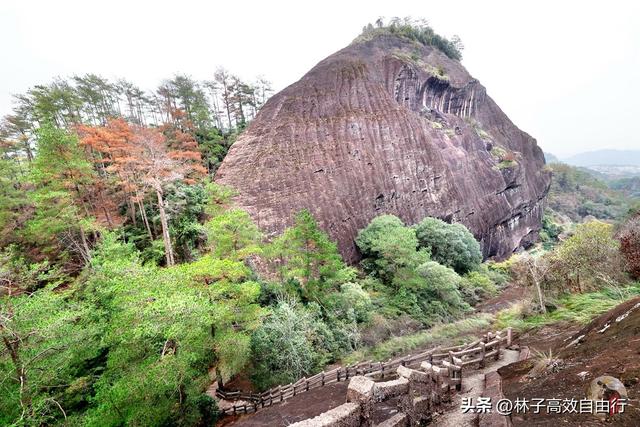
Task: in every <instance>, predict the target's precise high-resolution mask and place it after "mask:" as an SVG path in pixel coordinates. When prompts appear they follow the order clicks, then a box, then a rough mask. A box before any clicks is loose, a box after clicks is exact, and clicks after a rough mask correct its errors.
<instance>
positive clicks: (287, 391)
mask: <svg viewBox="0 0 640 427" xmlns="http://www.w3.org/2000/svg"><path fill="white" fill-rule="evenodd" d="M511 341H512V333H511V328H508V329H507V330H505V331H498V332H496V333H491V332H490V333H488V334H486V335H484V336H483V337H482V338H481V339H479V340H477V341H474V342H471V343H465V344H461V345H457V346H452V347H445V348H441V347H436V348H433V349H430V350H427V351H424V352H421V353H418V354H416V355H409V356H404V357H399V358H396V359H391V360H389V361H387V362H372V361H370V360H369V361H366V362H360V363H358V364H355V365H350V366H345V367H338V368H335V369H332V370H330V371H323V372H320V373H318V374H316V375H313V376H312V377H309V378H306V377H304V378H301V379H300V380H298V381H296V382H295V383H290V384H287V385H282V386H278V387H274V388H272V389H270V390H267V391H265V392H263V393H245V392H240V391H226V390H220V389H218V390H216V395H217V396H218V397H219V398H221V399H225V400H230V401H239V402H238V403H235V404H233V405H232V406H229V407H227V408H225V409H224V410H223V411H222V413H223V414H224V415H237V414H248V413H250V412H256V411H258V410H259V409H261V408H266V407H268V406H271V405H275V404H278V403H281V402H284V401H286V400H287V399H290V398H292V397H294V396H296V395H298V394H301V393H306V392H308V391H310V390H313V389H316V388H319V387H324V386H326V385H329V384H333V383H337V382H341V381H348V380H349V379H350V378H353V377H354V376H358V375H362V376H366V377H379V378H380V379H385V378H388V377H396V376H397V373H396V371H397V368H398V367H399V366H405V367H408V368H422V369H424V368H428V369H432V370H433V371H434V372H435V373H441V374H442V375H443V376H446V377H448V384H450V385H451V386H453V387H455V388H456V389H457V390H460V387H461V384H462V369H463V368H464V367H465V366H469V365H471V364H474V363H478V364H479V366H480V367H482V366H484V363H485V361H486V360H487V359H489V358H492V357H493V358H495V359H497V358H498V357H499V356H500V345H501V344H502V343H506V346H507V347H508V346H510V345H511ZM423 364H424V365H423Z"/></svg>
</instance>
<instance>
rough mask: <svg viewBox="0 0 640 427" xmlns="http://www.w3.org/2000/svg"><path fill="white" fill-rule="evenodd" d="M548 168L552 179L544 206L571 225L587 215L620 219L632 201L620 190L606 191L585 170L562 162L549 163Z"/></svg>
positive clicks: (609, 189)
mask: <svg viewBox="0 0 640 427" xmlns="http://www.w3.org/2000/svg"><path fill="white" fill-rule="evenodd" d="M549 167H550V168H551V170H552V173H553V179H552V181H551V188H550V190H549V196H548V207H549V209H551V210H552V211H554V212H556V213H559V214H562V215H566V216H568V217H569V218H570V219H571V220H572V221H574V222H582V220H583V218H584V217H586V216H588V215H592V216H594V217H596V218H597V219H601V220H614V219H620V218H622V217H623V216H624V215H625V214H626V213H627V211H628V210H629V207H630V206H631V205H632V204H633V202H634V199H633V198H631V197H629V195H628V194H625V192H624V191H621V190H615V189H611V188H609V187H608V186H607V184H606V183H605V182H604V181H602V180H600V179H598V178H596V177H595V176H594V175H593V174H592V172H590V171H588V170H586V169H582V168H577V167H573V166H569V165H566V164H563V163H552V164H550V165H549Z"/></svg>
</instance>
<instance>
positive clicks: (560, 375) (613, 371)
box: [498, 298, 640, 427]
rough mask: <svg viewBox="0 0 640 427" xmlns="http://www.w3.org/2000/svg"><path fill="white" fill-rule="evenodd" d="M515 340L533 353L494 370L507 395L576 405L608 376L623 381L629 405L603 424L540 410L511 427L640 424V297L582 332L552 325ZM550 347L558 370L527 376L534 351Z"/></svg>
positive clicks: (583, 416) (586, 416) (515, 417)
mask: <svg viewBox="0 0 640 427" xmlns="http://www.w3.org/2000/svg"><path fill="white" fill-rule="evenodd" d="M633 307H636V308H635V309H633ZM627 312H629V313H628V314H627V315H626V317H625V316H624V314H625V313H627ZM621 317H622V318H621ZM607 325H608V326H607ZM519 342H520V343H525V344H527V345H529V346H530V347H531V348H532V349H534V352H533V353H532V354H533V357H532V358H531V359H529V360H526V361H522V362H518V363H515V364H512V365H510V366H506V367H504V368H501V369H500V370H499V371H498V372H499V373H500V375H501V376H502V381H503V383H502V389H503V393H504V395H505V397H507V398H509V399H511V400H515V399H516V398H520V399H528V400H531V399H534V398H546V399H550V398H554V399H560V400H563V399H576V400H578V401H579V400H580V399H585V398H586V389H587V387H588V385H589V383H590V382H591V381H592V380H593V379H594V378H596V377H599V376H601V375H611V376H613V377H615V378H618V379H620V380H621V381H622V382H623V384H624V385H625V387H626V389H627V391H628V393H629V398H630V399H631V401H630V404H629V406H627V408H626V410H625V412H624V413H623V414H618V415H615V416H614V417H613V418H611V419H609V420H606V421H605V420H602V419H599V418H597V417H595V416H593V415H590V414H567V413H565V414H547V413H546V411H545V410H543V411H541V413H540V414H533V413H531V412H529V413H526V414H518V415H515V414H514V415H512V417H511V419H512V421H513V423H514V425H515V426H527V427H528V426H556V425H571V426H574V425H579V426H596V425H615V426H639V425H640V405H639V400H638V396H639V395H640V385H639V382H640V380H639V377H640V298H636V299H634V300H631V301H628V302H626V303H624V304H622V305H620V306H618V307H616V308H615V309H613V310H612V311H610V312H608V313H605V314H604V315H602V316H600V317H598V318H597V319H595V320H594V321H593V322H591V323H590V324H589V325H588V326H586V327H584V328H582V329H580V328H579V327H575V326H574V327H571V326H570V325H554V326H552V327H546V328H543V329H541V330H538V331H537V332H535V333H532V334H529V335H523V336H521V337H520V338H519ZM549 349H551V352H552V356H553V358H554V359H558V360H559V361H560V364H559V366H558V368H556V369H555V370H553V371H551V372H548V373H543V374H542V375H540V376H538V377H537V378H529V376H528V375H527V374H528V373H529V372H530V370H531V369H532V368H533V366H534V364H535V363H536V362H537V361H539V360H540V357H536V355H535V350H539V351H546V352H547V354H548V351H549ZM554 371H555V372H554Z"/></svg>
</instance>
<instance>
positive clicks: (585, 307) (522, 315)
mask: <svg viewBox="0 0 640 427" xmlns="http://www.w3.org/2000/svg"><path fill="white" fill-rule="evenodd" d="M638 295H640V284H638V283H635V284H633V285H630V286H626V287H608V288H603V289H600V290H598V291H596V292H588V293H583V294H565V295H563V296H561V297H559V298H558V299H557V300H556V301H555V303H556V305H557V307H558V308H557V309H556V310H554V311H553V312H548V313H545V314H534V315H532V314H531V311H530V310H528V309H527V305H526V304H525V303H521V304H516V305H514V306H512V307H510V308H508V309H505V310H502V311H499V312H498V313H497V314H496V320H495V322H494V326H495V327H496V328H497V329H502V328H506V327H513V328H515V329H517V330H529V329H532V328H537V327H541V326H544V325H548V324H553V323H558V322H577V323H581V324H586V323H589V322H590V321H591V320H593V319H594V318H595V317H597V316H599V315H600V314H602V313H604V312H606V311H608V310H610V309H612V308H613V307H615V306H616V305H618V304H621V303H623V302H624V301H627V300H628V299H630V298H633V297H636V296H638Z"/></svg>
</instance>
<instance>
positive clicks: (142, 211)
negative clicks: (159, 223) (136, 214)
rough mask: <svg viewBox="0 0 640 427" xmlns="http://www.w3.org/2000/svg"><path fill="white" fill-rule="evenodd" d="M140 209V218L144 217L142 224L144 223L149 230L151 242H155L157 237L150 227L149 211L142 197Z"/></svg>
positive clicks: (139, 202)
mask: <svg viewBox="0 0 640 427" xmlns="http://www.w3.org/2000/svg"><path fill="white" fill-rule="evenodd" d="M138 208H139V209H140V216H141V217H142V222H143V223H144V227H145V228H146V229H147V233H148V234H149V238H150V239H151V241H153V240H155V237H154V236H153V233H152V232H151V227H150V226H149V218H148V217H147V210H146V209H145V207H144V200H143V199H142V198H141V197H138Z"/></svg>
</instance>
